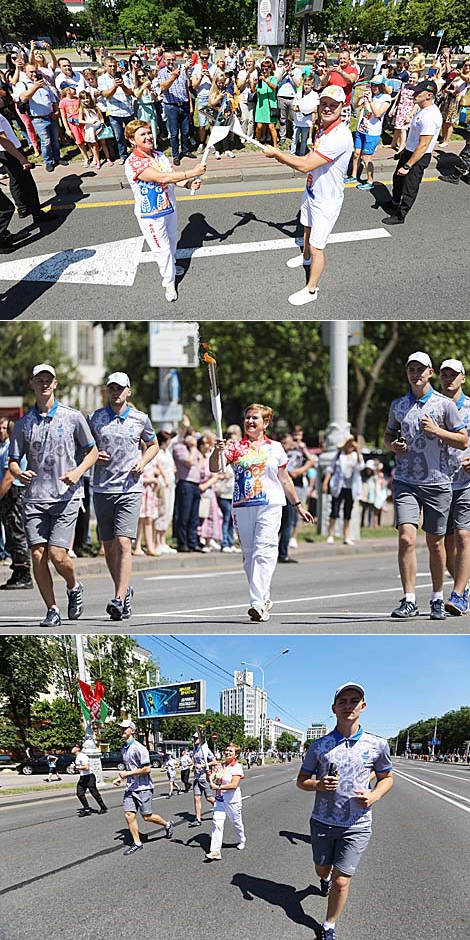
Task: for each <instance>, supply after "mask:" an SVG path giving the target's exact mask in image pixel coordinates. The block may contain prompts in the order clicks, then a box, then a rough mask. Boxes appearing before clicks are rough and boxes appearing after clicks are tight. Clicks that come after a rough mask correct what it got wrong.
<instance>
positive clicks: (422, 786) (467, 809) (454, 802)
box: [393, 770, 470, 813]
mask: <svg viewBox="0 0 470 940" xmlns="http://www.w3.org/2000/svg"><path fill="white" fill-rule="evenodd" d="M393 772H394V774H396V775H397V777H402V778H403V779H404V780H408V782H409V783H412V784H413V785H414V786H415V787H419V788H420V790H426V792H427V793H432V795H433V796H437V797H438V799H440V800H445V802H446V803H452V805H453V806H457V808H458V809H463V811H464V813H470V806H462V804H461V803H457V800H465V799H466V797H464V796H459V794H458V793H454V794H453V796H455V797H457V800H451V799H450V798H449V797H448V796H442V795H441V793H437V792H436V789H439V790H440V789H441V788H440V787H437V788H436V789H434V790H433V789H431V787H430V786H429V787H427V786H425V784H424V783H418V781H417V780H414V779H413V777H409V776H408V775H407V774H404V773H403V772H402V771H400V770H394V771H393ZM442 793H452V791H451V790H443V791H442Z"/></svg>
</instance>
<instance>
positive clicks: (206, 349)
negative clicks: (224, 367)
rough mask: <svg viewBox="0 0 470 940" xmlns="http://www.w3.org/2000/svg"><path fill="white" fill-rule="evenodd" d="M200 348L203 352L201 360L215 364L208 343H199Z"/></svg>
mask: <svg viewBox="0 0 470 940" xmlns="http://www.w3.org/2000/svg"><path fill="white" fill-rule="evenodd" d="M201 348H202V349H203V350H204V354H203V356H202V357H201V358H202V361H203V362H208V363H213V364H214V365H216V360H215V359H214V357H213V356H211V354H210V347H209V343H201Z"/></svg>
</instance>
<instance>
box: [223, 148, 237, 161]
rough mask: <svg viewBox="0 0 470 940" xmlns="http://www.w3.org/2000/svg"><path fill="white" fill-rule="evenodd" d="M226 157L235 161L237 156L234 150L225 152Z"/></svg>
mask: <svg viewBox="0 0 470 940" xmlns="http://www.w3.org/2000/svg"><path fill="white" fill-rule="evenodd" d="M225 156H226V157H230V159H231V160H235V154H234V153H233V151H232V150H226V151H225Z"/></svg>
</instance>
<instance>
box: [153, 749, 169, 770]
mask: <svg viewBox="0 0 470 940" xmlns="http://www.w3.org/2000/svg"><path fill="white" fill-rule="evenodd" d="M166 756H167V755H165V754H164V753H163V751H150V763H151V765H152V767H163V764H164V763H165V760H166Z"/></svg>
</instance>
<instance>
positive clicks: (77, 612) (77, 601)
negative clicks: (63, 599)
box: [67, 581, 83, 620]
mask: <svg viewBox="0 0 470 940" xmlns="http://www.w3.org/2000/svg"><path fill="white" fill-rule="evenodd" d="M67 597H68V611H67V615H68V618H69V620H78V618H79V617H81V615H82V614H83V584H82V582H81V581H79V582H78V584H77V587H76V588H72V589H71V590H70V591H69V590H68V589H67Z"/></svg>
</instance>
